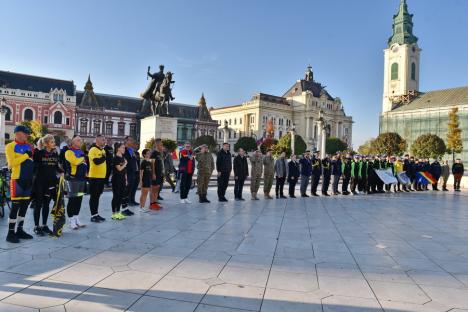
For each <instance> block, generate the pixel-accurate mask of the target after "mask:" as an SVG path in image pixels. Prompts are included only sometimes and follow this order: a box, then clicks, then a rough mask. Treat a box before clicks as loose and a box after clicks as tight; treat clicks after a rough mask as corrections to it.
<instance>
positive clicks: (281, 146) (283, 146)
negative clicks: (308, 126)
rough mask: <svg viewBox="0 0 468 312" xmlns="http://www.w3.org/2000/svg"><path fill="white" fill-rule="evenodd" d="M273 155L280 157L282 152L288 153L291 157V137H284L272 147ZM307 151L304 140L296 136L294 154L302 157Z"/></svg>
mask: <svg viewBox="0 0 468 312" xmlns="http://www.w3.org/2000/svg"><path fill="white" fill-rule="evenodd" d="M271 149H272V151H273V155H275V156H279V155H280V154H281V153H282V152H285V153H286V156H287V157H291V154H292V151H291V135H289V134H288V135H283V136H282V137H281V138H280V139H279V141H278V143H276V144H275V145H273V146H272V147H271ZM306 149H307V144H306V143H305V142H304V139H303V138H302V137H301V136H300V135H298V134H296V135H295V136H294V154H295V155H302V154H303V153H304V152H305V151H306Z"/></svg>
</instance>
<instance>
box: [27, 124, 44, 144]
mask: <svg viewBox="0 0 468 312" xmlns="http://www.w3.org/2000/svg"><path fill="white" fill-rule="evenodd" d="M21 124H22V125H23V126H25V127H28V128H29V130H30V131H31V134H30V135H29V137H28V142H29V143H30V144H33V143H34V141H35V140H36V139H38V138H42V137H43V136H45V135H46V134H48V133H49V129H48V128H47V127H46V126H44V125H43V124H41V123H40V121H38V120H31V121H22V122H21Z"/></svg>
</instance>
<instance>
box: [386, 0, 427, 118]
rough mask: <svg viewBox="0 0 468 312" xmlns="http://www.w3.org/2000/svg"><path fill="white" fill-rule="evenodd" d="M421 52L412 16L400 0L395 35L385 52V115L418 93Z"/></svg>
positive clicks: (405, 4) (389, 41)
mask: <svg viewBox="0 0 468 312" xmlns="http://www.w3.org/2000/svg"><path fill="white" fill-rule="evenodd" d="M420 52H421V49H419V47H418V38H417V37H416V36H414V35H413V15H412V14H409V12H408V5H407V3H406V0H400V8H399V10H398V13H397V14H396V15H394V16H393V34H392V36H391V37H390V38H389V39H388V47H387V49H385V50H384V53H385V68H384V94H383V105H382V113H385V112H388V111H391V110H392V109H394V108H395V107H396V106H398V105H400V104H404V103H405V102H406V103H407V102H408V101H410V100H411V97H412V96H414V95H417V93H418V91H419V61H420Z"/></svg>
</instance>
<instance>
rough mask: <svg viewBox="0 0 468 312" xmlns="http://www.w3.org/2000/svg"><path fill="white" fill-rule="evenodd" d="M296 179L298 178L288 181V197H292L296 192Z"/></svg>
mask: <svg viewBox="0 0 468 312" xmlns="http://www.w3.org/2000/svg"><path fill="white" fill-rule="evenodd" d="M297 179H299V177H296V178H295V179H290V180H289V196H294V193H295V191H296V184H297Z"/></svg>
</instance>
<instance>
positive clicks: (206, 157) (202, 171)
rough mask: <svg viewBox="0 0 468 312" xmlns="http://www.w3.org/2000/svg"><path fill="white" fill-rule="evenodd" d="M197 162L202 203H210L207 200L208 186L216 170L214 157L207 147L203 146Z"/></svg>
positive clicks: (199, 194)
mask: <svg viewBox="0 0 468 312" xmlns="http://www.w3.org/2000/svg"><path fill="white" fill-rule="evenodd" d="M196 160H197V169H198V173H197V188H198V189H197V190H198V197H199V198H200V200H199V201H200V203H209V202H210V201H209V200H208V198H206V195H207V190H208V184H209V183H210V178H211V173H212V172H213V170H214V160H213V155H211V153H210V152H209V151H208V146H207V145H205V144H204V145H202V146H201V151H200V153H198V154H197V156H196Z"/></svg>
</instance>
